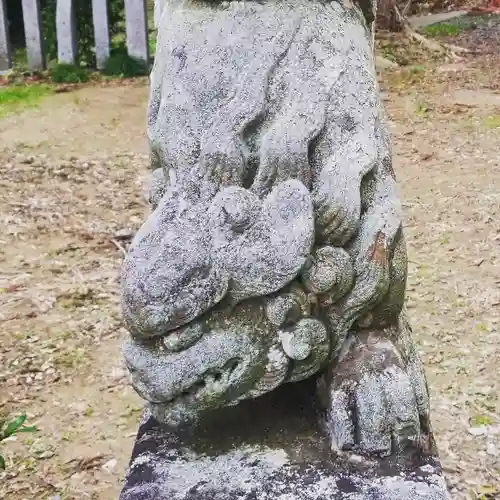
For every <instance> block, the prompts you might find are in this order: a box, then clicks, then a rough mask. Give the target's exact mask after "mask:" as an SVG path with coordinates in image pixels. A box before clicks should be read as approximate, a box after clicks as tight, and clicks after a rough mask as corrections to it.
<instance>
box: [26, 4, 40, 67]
mask: <svg viewBox="0 0 500 500" xmlns="http://www.w3.org/2000/svg"><path fill="white" fill-rule="evenodd" d="M22 4H23V24H24V34H25V37H26V52H27V54H28V68H29V69H31V70H37V69H43V68H44V67H45V55H44V45H43V34H42V17H41V13H40V0H23V1H22Z"/></svg>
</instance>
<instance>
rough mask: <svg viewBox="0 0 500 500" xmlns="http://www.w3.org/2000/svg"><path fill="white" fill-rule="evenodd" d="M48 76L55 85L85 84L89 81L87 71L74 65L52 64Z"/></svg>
mask: <svg viewBox="0 0 500 500" xmlns="http://www.w3.org/2000/svg"><path fill="white" fill-rule="evenodd" d="M49 76H50V79H51V80H52V81H53V82H55V83H85V82H88V81H89V75H88V73H87V71H86V70H85V69H84V68H80V67H79V66H75V65H74V64H64V63H53V64H51V65H50V66H49Z"/></svg>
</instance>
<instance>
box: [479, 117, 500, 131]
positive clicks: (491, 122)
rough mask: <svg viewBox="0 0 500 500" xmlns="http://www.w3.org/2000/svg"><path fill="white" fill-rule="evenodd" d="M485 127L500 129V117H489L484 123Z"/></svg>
mask: <svg viewBox="0 0 500 500" xmlns="http://www.w3.org/2000/svg"><path fill="white" fill-rule="evenodd" d="M483 125H484V126H485V127H486V128H499V127H500V115H490V116H487V117H486V118H485V119H484V121H483Z"/></svg>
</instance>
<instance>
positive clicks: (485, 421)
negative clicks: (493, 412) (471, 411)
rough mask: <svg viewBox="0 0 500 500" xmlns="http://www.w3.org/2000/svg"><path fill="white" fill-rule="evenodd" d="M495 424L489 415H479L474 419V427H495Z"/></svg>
mask: <svg viewBox="0 0 500 500" xmlns="http://www.w3.org/2000/svg"><path fill="white" fill-rule="evenodd" d="M494 423H495V422H493V420H492V419H491V418H490V417H488V416H487V415H477V416H476V417H474V418H473V419H472V426H473V427H483V426H487V425H493V424H494Z"/></svg>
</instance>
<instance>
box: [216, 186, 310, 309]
mask: <svg viewBox="0 0 500 500" xmlns="http://www.w3.org/2000/svg"><path fill="white" fill-rule="evenodd" d="M210 214H211V223H210V226H211V227H212V240H213V261H214V262H215V265H216V267H217V268H220V269H221V270H224V272H225V273H227V275H228V276H230V290H229V292H230V294H231V296H232V298H233V299H235V300H237V301H240V300H243V299H246V298H250V297H255V296H264V295H268V294H271V293H274V292H276V291H278V290H280V289H281V288H283V287H284V286H285V285H287V284H288V283H290V282H291V281H292V280H293V279H294V278H295V277H296V276H297V274H298V273H299V272H300V270H301V269H302V268H303V267H304V265H305V263H306V261H307V259H308V257H309V255H310V253H311V249H312V245H313V242H314V217H313V208H312V202H311V199H310V195H309V192H308V191H307V189H306V187H305V186H304V185H303V184H302V183H301V182H299V181H296V180H291V181H288V182H283V183H280V184H278V185H277V186H276V187H275V188H274V189H273V190H272V192H271V193H270V194H269V195H268V196H267V197H266V198H265V199H264V200H263V201H261V200H260V199H259V198H258V197H257V195H255V194H253V193H252V192H251V191H249V190H246V189H243V188H238V187H231V188H227V189H224V190H221V191H220V192H219V194H218V195H217V196H216V198H215V199H214V202H213V204H212V206H211V209H210Z"/></svg>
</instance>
